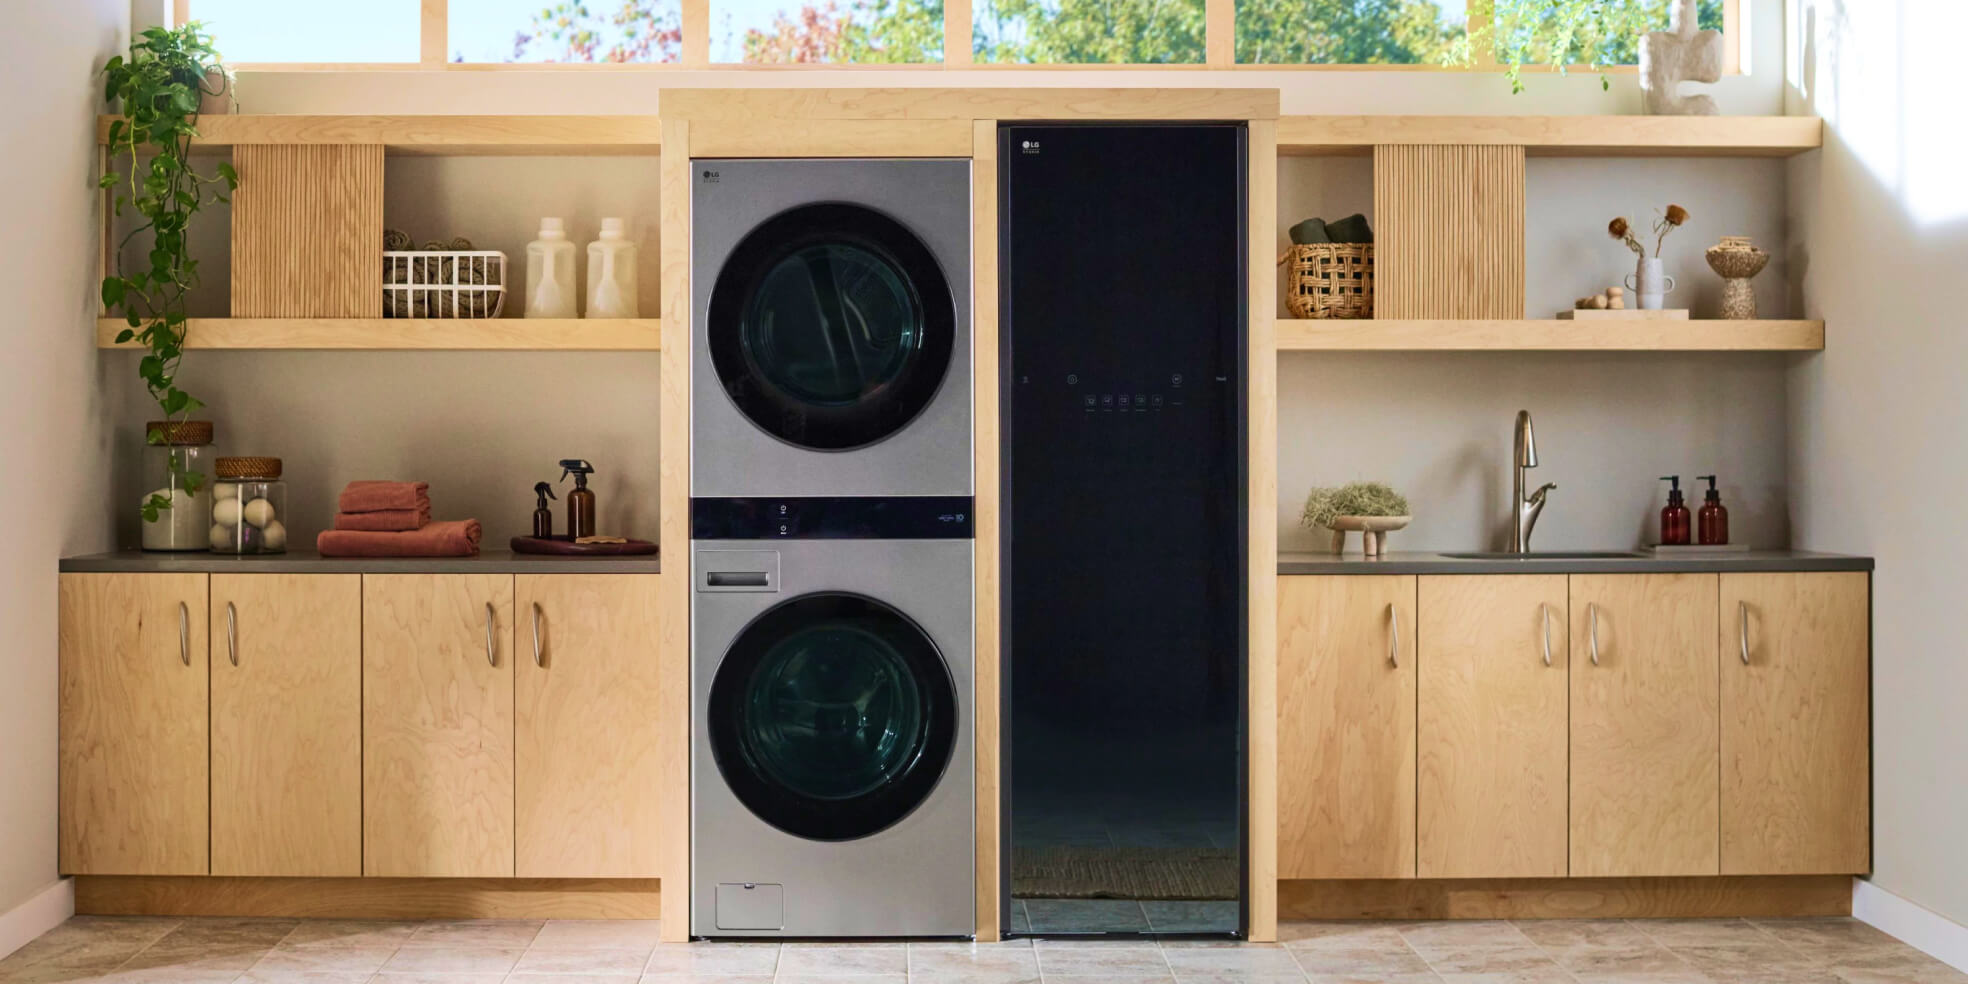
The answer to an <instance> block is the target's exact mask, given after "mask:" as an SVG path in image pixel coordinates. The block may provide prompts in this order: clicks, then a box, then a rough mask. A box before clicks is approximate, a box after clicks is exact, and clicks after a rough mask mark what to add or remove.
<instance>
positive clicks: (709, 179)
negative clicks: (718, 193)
mask: <svg viewBox="0 0 1968 984" xmlns="http://www.w3.org/2000/svg"><path fill="white" fill-rule="evenodd" d="M717 180H718V173H717V172H716V171H705V172H704V183H705V184H717Z"/></svg>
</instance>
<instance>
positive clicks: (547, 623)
mask: <svg viewBox="0 0 1968 984" xmlns="http://www.w3.org/2000/svg"><path fill="white" fill-rule="evenodd" d="M663 576H664V575H660V574H520V575H517V576H516V578H515V582H516V583H515V586H516V589H517V591H516V594H517V597H518V602H519V610H518V618H519V622H518V631H517V635H518V637H519V645H518V647H517V648H518V649H519V652H520V658H519V661H518V663H517V664H516V673H517V682H516V693H517V704H518V708H517V720H518V726H517V742H518V744H517V748H516V750H515V751H516V754H515V759H516V769H515V779H516V780H517V785H516V801H515V804H514V805H515V813H516V816H517V822H516V828H515V834H516V836H517V849H516V857H515V860H514V873H515V874H516V875H517V876H518V877H521V878H657V877H661V875H662V871H661V862H662V851H661V847H662V844H661V841H662V835H663V831H662V824H661V819H662V816H663V797H664V796H665V795H666V791H667V790H671V789H676V788H679V787H680V786H682V785H683V782H682V778H681V777H680V776H677V775H674V774H673V773H671V772H670V771H669V770H671V769H678V768H683V767H685V766H684V763H682V762H667V761H664V760H663V757H662V756H661V755H660V754H659V747H660V745H661V741H660V736H661V729H662V727H664V726H665V724H664V722H662V721H661V720H660V719H659V717H658V715H660V714H661V713H662V709H663V708H665V707H671V706H675V705H676V704H678V703H681V701H679V700H674V699H673V698H672V696H671V695H668V694H666V693H665V692H664V688H665V687H666V686H677V687H681V686H683V685H684V681H682V680H673V681H665V680H664V679H662V677H661V674H660V673H659V672H658V669H659V667H658V659H657V653H656V646H657V634H656V629H657V604H658V600H659V595H658V583H659V582H658V578H660V577H663ZM679 576H681V575H679ZM536 638H537V640H538V642H537V647H536V643H535V639H536Z"/></svg>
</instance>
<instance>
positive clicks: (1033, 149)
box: [1018, 140, 1039, 154]
mask: <svg viewBox="0 0 1968 984" xmlns="http://www.w3.org/2000/svg"><path fill="white" fill-rule="evenodd" d="M1018 149H1020V150H1023V151H1024V152H1025V153H1028V154H1036V153H1038V152H1039V142H1038V141H1037V140H1025V141H1021V142H1020V143H1019V145H1018Z"/></svg>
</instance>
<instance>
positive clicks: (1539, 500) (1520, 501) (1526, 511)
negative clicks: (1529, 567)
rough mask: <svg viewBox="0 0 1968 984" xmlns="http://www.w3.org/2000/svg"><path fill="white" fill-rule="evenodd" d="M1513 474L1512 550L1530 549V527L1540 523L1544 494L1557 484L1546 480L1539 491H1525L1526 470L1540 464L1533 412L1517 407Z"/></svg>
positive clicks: (1511, 495)
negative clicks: (1533, 429) (1532, 423)
mask: <svg viewBox="0 0 1968 984" xmlns="http://www.w3.org/2000/svg"><path fill="white" fill-rule="evenodd" d="M1511 465H1512V468H1511V474H1512V475H1513V476H1514V480H1513V481H1512V482H1511V485H1510V501H1511V502H1512V503H1514V504H1515V505H1514V506H1513V507H1512V509H1511V513H1512V516H1511V519H1512V526H1513V532H1514V536H1512V538H1511V544H1510V552H1511V553H1520V554H1521V553H1530V552H1531V530H1532V529H1533V528H1534V527H1536V526H1537V521H1538V514H1539V513H1541V512H1543V511H1544V501H1545V497H1546V496H1547V495H1549V494H1550V492H1551V490H1552V489H1555V488H1557V487H1558V486H1557V485H1555V484H1553V483H1551V482H1546V483H1545V484H1544V485H1543V486H1541V487H1539V488H1538V490H1537V491H1536V492H1533V493H1531V494H1530V495H1525V494H1524V472H1525V470H1526V469H1530V468H1536V467H1537V466H1538V448H1537V434H1536V433H1534V432H1533V431H1532V430H1531V412H1530V411H1529V410H1519V411H1517V448H1516V451H1515V452H1514V453H1513V455H1512V461H1511Z"/></svg>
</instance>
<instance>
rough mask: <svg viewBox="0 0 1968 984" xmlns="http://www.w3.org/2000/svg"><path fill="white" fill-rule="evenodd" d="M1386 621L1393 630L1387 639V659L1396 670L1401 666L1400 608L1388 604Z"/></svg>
mask: <svg viewBox="0 0 1968 984" xmlns="http://www.w3.org/2000/svg"><path fill="white" fill-rule="evenodd" d="M1387 621H1388V624H1390V625H1392V626H1393V627H1394V632H1393V634H1392V635H1391V636H1390V637H1389V639H1388V641H1387V661H1388V662H1389V663H1392V664H1394V668H1395V669H1397V670H1398V669H1400V668H1401V609H1399V608H1397V607H1395V606H1393V605H1388V606H1387Z"/></svg>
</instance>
